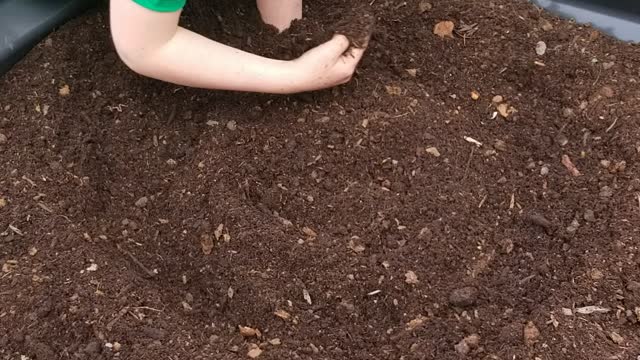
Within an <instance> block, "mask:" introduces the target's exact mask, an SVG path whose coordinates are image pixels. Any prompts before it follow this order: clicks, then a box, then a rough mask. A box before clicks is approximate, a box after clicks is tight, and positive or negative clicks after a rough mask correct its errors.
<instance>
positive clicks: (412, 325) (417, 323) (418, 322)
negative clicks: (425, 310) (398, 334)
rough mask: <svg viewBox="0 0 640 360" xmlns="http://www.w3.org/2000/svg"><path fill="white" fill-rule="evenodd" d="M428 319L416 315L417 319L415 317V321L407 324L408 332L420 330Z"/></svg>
mask: <svg viewBox="0 0 640 360" xmlns="http://www.w3.org/2000/svg"><path fill="white" fill-rule="evenodd" d="M427 320H428V319H427V318H426V317H424V316H422V315H418V317H416V318H415V319H413V320H411V321H409V322H408V323H407V330H408V331H414V330H416V329H418V328H421V327H422V326H424V323H425V322H426V321H427Z"/></svg>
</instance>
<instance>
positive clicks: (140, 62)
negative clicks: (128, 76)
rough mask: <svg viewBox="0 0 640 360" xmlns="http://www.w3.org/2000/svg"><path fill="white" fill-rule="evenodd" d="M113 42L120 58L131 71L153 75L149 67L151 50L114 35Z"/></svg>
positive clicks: (148, 75)
mask: <svg viewBox="0 0 640 360" xmlns="http://www.w3.org/2000/svg"><path fill="white" fill-rule="evenodd" d="M113 42H114V45H115V49H116V53H117V54H118V57H119V58H120V60H121V61H122V62H123V63H124V64H125V65H126V66H127V67H128V68H129V69H130V70H132V71H133V72H135V73H137V74H139V75H142V76H147V77H153V74H152V73H153V71H152V69H151V61H150V60H151V57H152V55H151V52H150V51H149V50H148V49H144V48H142V49H141V48H138V47H137V46H136V42H135V41H133V42H132V41H130V40H127V39H122V38H120V37H117V36H114V37H113Z"/></svg>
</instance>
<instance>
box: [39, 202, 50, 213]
mask: <svg viewBox="0 0 640 360" xmlns="http://www.w3.org/2000/svg"><path fill="white" fill-rule="evenodd" d="M38 206H39V207H40V208H41V209H42V210H44V211H46V212H48V213H49V214H53V210H51V209H49V207H48V206H47V205H45V204H43V203H41V202H39V203H38Z"/></svg>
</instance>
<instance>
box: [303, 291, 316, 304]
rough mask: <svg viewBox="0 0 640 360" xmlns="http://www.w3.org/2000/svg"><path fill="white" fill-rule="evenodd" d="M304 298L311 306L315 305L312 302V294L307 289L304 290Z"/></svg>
mask: <svg viewBox="0 0 640 360" xmlns="http://www.w3.org/2000/svg"><path fill="white" fill-rule="evenodd" d="M302 297H303V298H304V300H305V301H306V302H307V303H308V304H309V305H313V302H312V301H311V294H309V291H308V290H307V289H304V290H302Z"/></svg>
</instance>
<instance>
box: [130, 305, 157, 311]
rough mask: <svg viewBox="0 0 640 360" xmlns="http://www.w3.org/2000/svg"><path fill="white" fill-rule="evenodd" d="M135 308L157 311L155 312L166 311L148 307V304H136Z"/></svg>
mask: <svg viewBox="0 0 640 360" xmlns="http://www.w3.org/2000/svg"><path fill="white" fill-rule="evenodd" d="M134 309H136V310H149V311H155V312H163V311H164V310H158V309H154V308H152V307H148V306H136V307H134Z"/></svg>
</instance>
